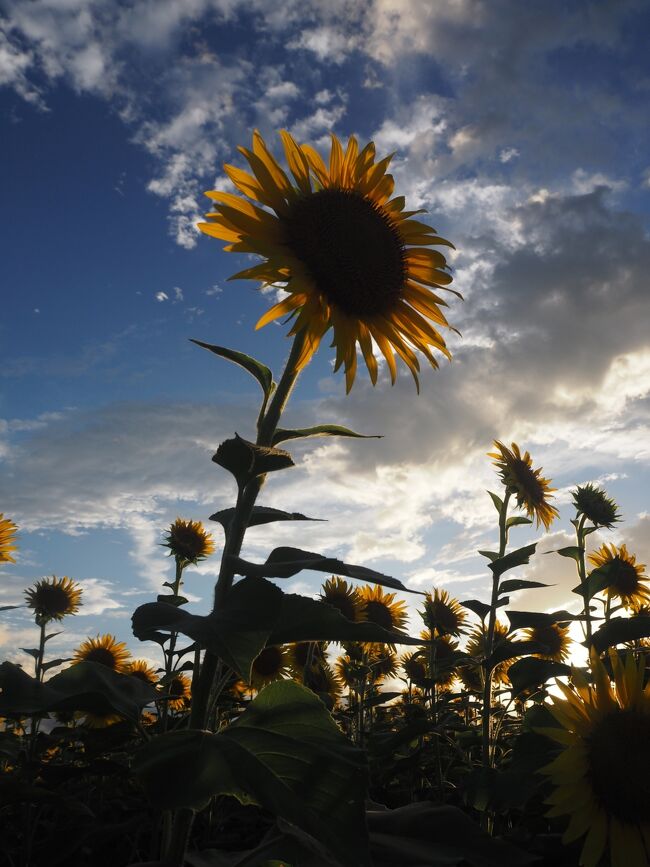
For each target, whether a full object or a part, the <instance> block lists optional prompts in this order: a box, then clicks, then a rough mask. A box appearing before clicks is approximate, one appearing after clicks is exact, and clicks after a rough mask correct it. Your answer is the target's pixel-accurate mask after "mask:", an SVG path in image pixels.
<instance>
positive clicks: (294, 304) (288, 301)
mask: <svg viewBox="0 0 650 867" xmlns="http://www.w3.org/2000/svg"><path fill="white" fill-rule="evenodd" d="M305 300H306V298H305V296H304V295H289V297H288V298H283V299H282V301H279V302H278V303H277V304H274V305H273V307H270V308H269V309H268V310H267V311H266V313H265V314H264V315H263V316H260V318H259V319H258V321H257V324H256V326H255V330H256V331H257V330H258V329H260V328H263V327H264V326H265V325H268V324H269V322H273V320H274V319H279V318H280V316H284V315H285V314H287V313H292V312H293V311H294V310H297V309H298V308H299V307H301V306H302V305H303V304H304V303H305Z"/></svg>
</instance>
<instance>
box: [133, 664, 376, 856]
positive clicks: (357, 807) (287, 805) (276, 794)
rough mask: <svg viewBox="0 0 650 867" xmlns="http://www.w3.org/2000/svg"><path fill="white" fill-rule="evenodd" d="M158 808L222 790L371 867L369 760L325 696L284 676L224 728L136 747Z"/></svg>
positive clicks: (196, 803)
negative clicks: (366, 803) (367, 799)
mask: <svg viewBox="0 0 650 867" xmlns="http://www.w3.org/2000/svg"><path fill="white" fill-rule="evenodd" d="M134 769H135V772H136V774H137V775H138V776H139V778H140V780H141V782H142V784H143V786H144V789H145V791H146V793H147V795H148V796H149V798H150V800H151V802H152V803H153V805H154V806H156V807H158V808H162V809H174V808H178V807H190V808H193V809H201V808H203V807H204V806H205V805H206V804H207V803H208V802H209V800H210V798H211V797H213V796H214V795H219V794H225V795H231V796H234V797H236V798H238V799H239V800H240V801H242V803H251V802H252V803H257V804H259V805H261V806H262V807H264V808H265V809H267V810H270V811H271V812H272V813H274V814H275V815H277V816H280V817H282V818H283V819H285V820H286V821H288V822H290V823H291V824H292V825H295V826H297V827H298V828H300V829H301V830H302V831H304V832H305V833H306V834H308V835H309V836H311V837H313V838H314V839H315V840H318V841H319V843H320V844H321V845H322V846H324V847H325V848H326V849H328V850H329V851H330V852H331V853H332V855H333V856H334V857H335V859H338V861H339V862H340V863H341V864H342V865H345V867H370V864H371V861H370V857H369V854H368V848H367V847H368V841H367V831H366V827H365V821H364V800H365V796H366V787H367V772H366V768H365V758H364V754H363V753H362V751H361V750H359V749H358V748H356V747H355V746H353V745H352V744H351V743H350V742H349V741H348V740H347V738H346V737H345V736H344V735H343V734H342V733H341V732H340V731H339V729H338V727H337V726H336V724H335V723H334V721H333V719H332V717H331V716H330V714H329V713H328V712H327V710H326V709H325V706H324V705H323V703H322V702H321V701H320V700H319V699H318V698H317V697H316V696H314V695H313V693H311V692H310V691H309V690H307V689H305V688H304V687H302V686H300V685H298V684H297V683H295V682H293V681H276V682H275V683H272V684H270V685H269V686H267V687H266V688H265V689H263V690H262V692H260V694H259V695H258V696H257V698H255V699H254V701H252V702H251V703H250V705H249V706H248V707H247V709H246V711H245V712H244V713H243V714H242V716H241V717H240V718H239V719H238V720H237V721H236V722H235V723H233V724H232V725H231V726H229V727H228V728H227V729H225V730H223V731H221V732H219V733H218V734H211V733H209V732H204V731H196V730H185V731H173V732H168V733H167V734H165V735H162V736H160V737H157V738H155V739H153V740H152V741H150V742H149V743H148V744H146V745H145V746H144V747H143V748H142V749H141V750H140V751H139V753H137V754H136V757H135V762H134Z"/></svg>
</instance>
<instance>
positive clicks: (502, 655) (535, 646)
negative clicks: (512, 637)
mask: <svg viewBox="0 0 650 867" xmlns="http://www.w3.org/2000/svg"><path fill="white" fill-rule="evenodd" d="M544 650H545V648H544V647H543V646H542V645H541V644H539V643H538V642H536V641H507V640H506V641H502V642H501V643H500V644H498V645H497V646H496V647H495V648H494V650H493V651H492V653H491V654H490V656H489V657H488V659H487V660H486V666H487V668H488V669H489V670H490V671H491V670H492V669H493V668H495V667H496V666H497V665H498V664H499V663H500V662H505V661H506V660H507V659H514V658H515V657H517V656H526V655H527V654H530V653H542V652H543V651H544Z"/></svg>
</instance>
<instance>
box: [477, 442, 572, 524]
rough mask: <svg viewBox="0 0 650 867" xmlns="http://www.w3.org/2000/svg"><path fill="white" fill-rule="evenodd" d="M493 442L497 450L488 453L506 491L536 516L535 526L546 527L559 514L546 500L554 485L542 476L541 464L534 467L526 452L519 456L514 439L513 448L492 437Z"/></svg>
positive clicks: (527, 511)
mask: <svg viewBox="0 0 650 867" xmlns="http://www.w3.org/2000/svg"><path fill="white" fill-rule="evenodd" d="M494 445H495V446H496V447H497V448H498V449H499V451H498V452H490V453H489V454H488V457H489V458H494V465H495V467H496V468H497V470H498V471H499V474H500V476H501V480H502V482H503V484H504V485H505V487H506V491H507V492H508V493H509V494H514V495H515V497H516V498H517V505H518V506H519V508H522V509H525V510H526V514H527V515H528V517H529V518H535V519H536V521H537V526H538V527H539V525H540V524H543V525H544V527H545V529H547V530H548V528H549V527H550V526H551V524H552V523H553V521H554V520H555V518H557V517H558V516H559V514H560V513H559V512H558V510H557V509H556V508H555V506H551V504H550V503H549V502H548V500H547V496H548V494H549V493H550V492H551V491H554V490H555V488H551V487H550V484H549V480H548V479H545V478H543V477H542V475H541V472H542V469H541V467H540V468H539V469H536V470H534V469H533V462H532V459H531V457H530V455H529V454H528V452H526V453H525V454H524V456H523V457H522V455H521V452H520V451H519V446H518V445H517V444H516V443H512V450H510V449H509V448H507V447H506V446H504V445H503V443H501V442H499V440H495V441H494Z"/></svg>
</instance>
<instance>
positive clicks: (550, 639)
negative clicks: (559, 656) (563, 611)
mask: <svg viewBox="0 0 650 867" xmlns="http://www.w3.org/2000/svg"><path fill="white" fill-rule="evenodd" d="M532 637H533V641H537V642H539V644H543V645H544V647H545V648H546V652H547V653H549V654H552V655H555V654H556V653H559V652H560V651H561V650H562V634H561V633H560V632H559V631H558V630H557V629H554V628H553V626H551V625H549V626H538V627H536V628H535V629H534V630H533V636H532Z"/></svg>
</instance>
